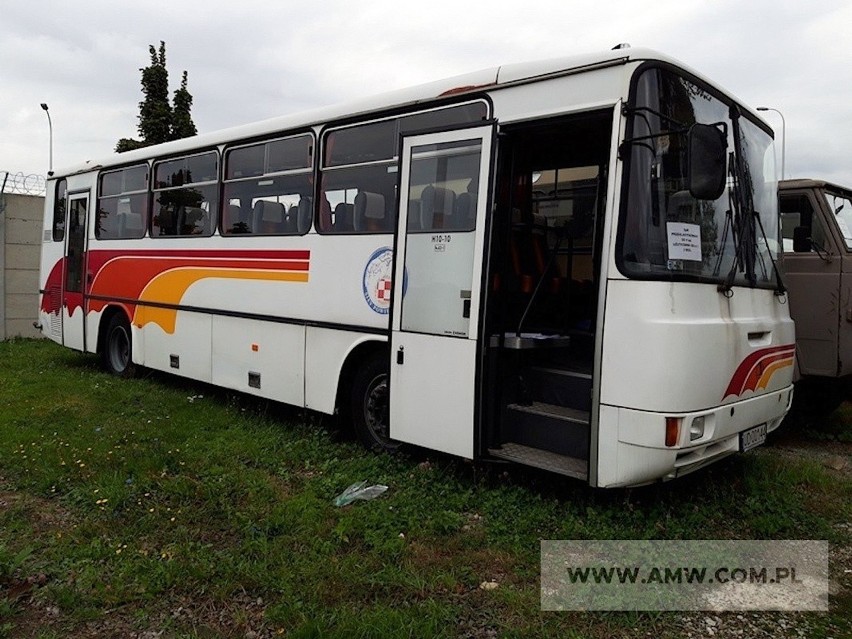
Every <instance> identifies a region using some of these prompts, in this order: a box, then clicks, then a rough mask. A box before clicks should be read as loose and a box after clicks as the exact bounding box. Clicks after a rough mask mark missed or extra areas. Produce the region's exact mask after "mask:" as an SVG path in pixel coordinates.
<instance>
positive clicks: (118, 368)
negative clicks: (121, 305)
mask: <svg viewBox="0 0 852 639" xmlns="http://www.w3.org/2000/svg"><path fill="white" fill-rule="evenodd" d="M132 339H133V338H132V337H131V334H130V323H129V322H128V321H127V318H126V317H124V315H122V314H121V313H116V314H115V315H113V316H112V319H110V321H109V324H107V332H106V337H105V339H104V348H103V352H102V353H101V356H102V360H103V364H104V368H105V369H106V370H107V372H109V373H110V374H112V375H115V376H116V377H133V375H134V374H135V373H136V365H135V364H134V363H133V357H132V353H133V341H132Z"/></svg>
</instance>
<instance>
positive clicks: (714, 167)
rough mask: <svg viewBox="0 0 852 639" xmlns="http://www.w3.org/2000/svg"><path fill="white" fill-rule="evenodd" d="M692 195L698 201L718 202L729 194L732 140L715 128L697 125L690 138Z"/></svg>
mask: <svg viewBox="0 0 852 639" xmlns="http://www.w3.org/2000/svg"><path fill="white" fill-rule="evenodd" d="M687 148H688V153H689V154H688V159H687V176H688V180H689V193H690V195H692V197H694V198H695V199H697V200H715V199H718V198H719V197H720V196H721V195H722V193H723V192H724V191H725V177H726V175H727V171H726V163H725V159H726V157H725V156H726V152H727V150H728V140H727V137H726V136H725V133H724V131H722V130H720V129H719V127H717V126H715V125H712V124H693V125H692V126H691V127H689V133H688V134H687Z"/></svg>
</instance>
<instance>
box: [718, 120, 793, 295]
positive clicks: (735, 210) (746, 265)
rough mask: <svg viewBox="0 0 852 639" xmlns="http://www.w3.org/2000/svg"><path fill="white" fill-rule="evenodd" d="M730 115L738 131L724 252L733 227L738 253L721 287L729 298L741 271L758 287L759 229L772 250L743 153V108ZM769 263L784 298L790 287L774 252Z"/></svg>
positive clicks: (732, 162)
mask: <svg viewBox="0 0 852 639" xmlns="http://www.w3.org/2000/svg"><path fill="white" fill-rule="evenodd" d="M730 115H731V122H732V124H733V132H734V150H733V152H732V153H731V156H730V159H731V162H730V167H731V177H732V178H733V184H732V185H731V187H730V188H729V191H728V193H729V197H730V207H729V210H728V215H727V219H726V220H725V230H724V232H723V233H722V242H723V243H722V251H723V252H724V246H725V242H726V240H727V234H728V229H729V227H730V228H731V230H732V232H733V241H734V247H735V253H734V260H733V263H732V264H731V269H730V271H728V275H727V277H725V281H724V282H723V283H722V284H720V285H719V286H718V290H719V292H720V293H722V294H723V295H726V296H730V294H731V289H732V287H733V284H734V278H736V275H737V271H739V272H743V273H745V276H746V280H748V282H749V284H750V285H751V286H752V287H754V286H755V285H756V284H757V275H756V273H755V270H754V267H755V261H756V258H757V230H758V229H760V233H761V235H762V236H763V242H764V244H765V245H766V246H767V248H768V247H769V242H768V240H767V237H766V231H765V230H764V228H763V222H762V221H761V219H760V213H758V212H757V211H755V210H754V184H753V182H752V177H751V171H750V168H749V165H748V162H746V161H744V158H745V152H744V150H743V140H742V130H741V129H740V108H739V106H738V105H737V104H733V105H731V113H730ZM722 254H723V253H720V255H719V258H718V261H717V263H716V269H717V271H718V269H719V267H720V266H721V262H722ZM769 260H770V262H771V263H772V269H773V271H774V273H775V282H776V289H775V292H776V294H778V295H783V294H784V293H785V292H786V287H785V286H784V282H783V280H782V279H781V272H780V271H779V269H778V265H777V264H776V263H775V259H774V258H773V257H772V251H769ZM764 274H765V267H764Z"/></svg>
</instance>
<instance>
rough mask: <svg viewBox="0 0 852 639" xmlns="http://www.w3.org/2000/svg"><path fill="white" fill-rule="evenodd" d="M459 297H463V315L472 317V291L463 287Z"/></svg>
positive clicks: (468, 317) (466, 317)
mask: <svg viewBox="0 0 852 639" xmlns="http://www.w3.org/2000/svg"><path fill="white" fill-rule="evenodd" d="M459 297H460V298H461V299H462V317H463V318H465V319H470V291H468V290H464V289H462V290H461V291H459Z"/></svg>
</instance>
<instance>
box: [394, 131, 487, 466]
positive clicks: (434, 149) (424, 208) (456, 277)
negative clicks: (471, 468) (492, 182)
mask: <svg viewBox="0 0 852 639" xmlns="http://www.w3.org/2000/svg"><path fill="white" fill-rule="evenodd" d="M493 135H494V131H493V128H492V127H491V126H482V127H476V128H472V129H465V130H457V131H452V132H443V133H434V134H427V135H416V136H411V137H406V138H404V140H403V149H402V155H401V156H400V157H401V159H402V166H401V176H400V207H399V221H398V225H399V226H398V235H397V237H398V240H397V249H396V252H395V262H394V273H395V274H394V284H393V286H394V290H393V300H394V308H393V318H392V322H391V353H390V356H391V363H390V366H391V368H390V371H391V373H390V436H391V438H392V439H395V440H398V441H402V442H407V443H412V444H416V445H419V446H425V447H427V448H431V449H434V450H440V451H443V452H447V453H452V454H455V455H460V456H462V457H467V458H472V457H473V452H474V429H475V424H476V409H477V405H476V404H477V392H476V388H477V386H476V379H477V359H478V358H477V353H478V352H479V349H478V348H477V341H478V338H479V332H480V302H481V297H482V296H481V284H482V269H483V261H484V260H483V251H484V246H485V242H484V238H485V226H486V218H487V210H488V209H487V206H488V187H487V185H488V172H489V169H490V166H491V148H492V139H493Z"/></svg>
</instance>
